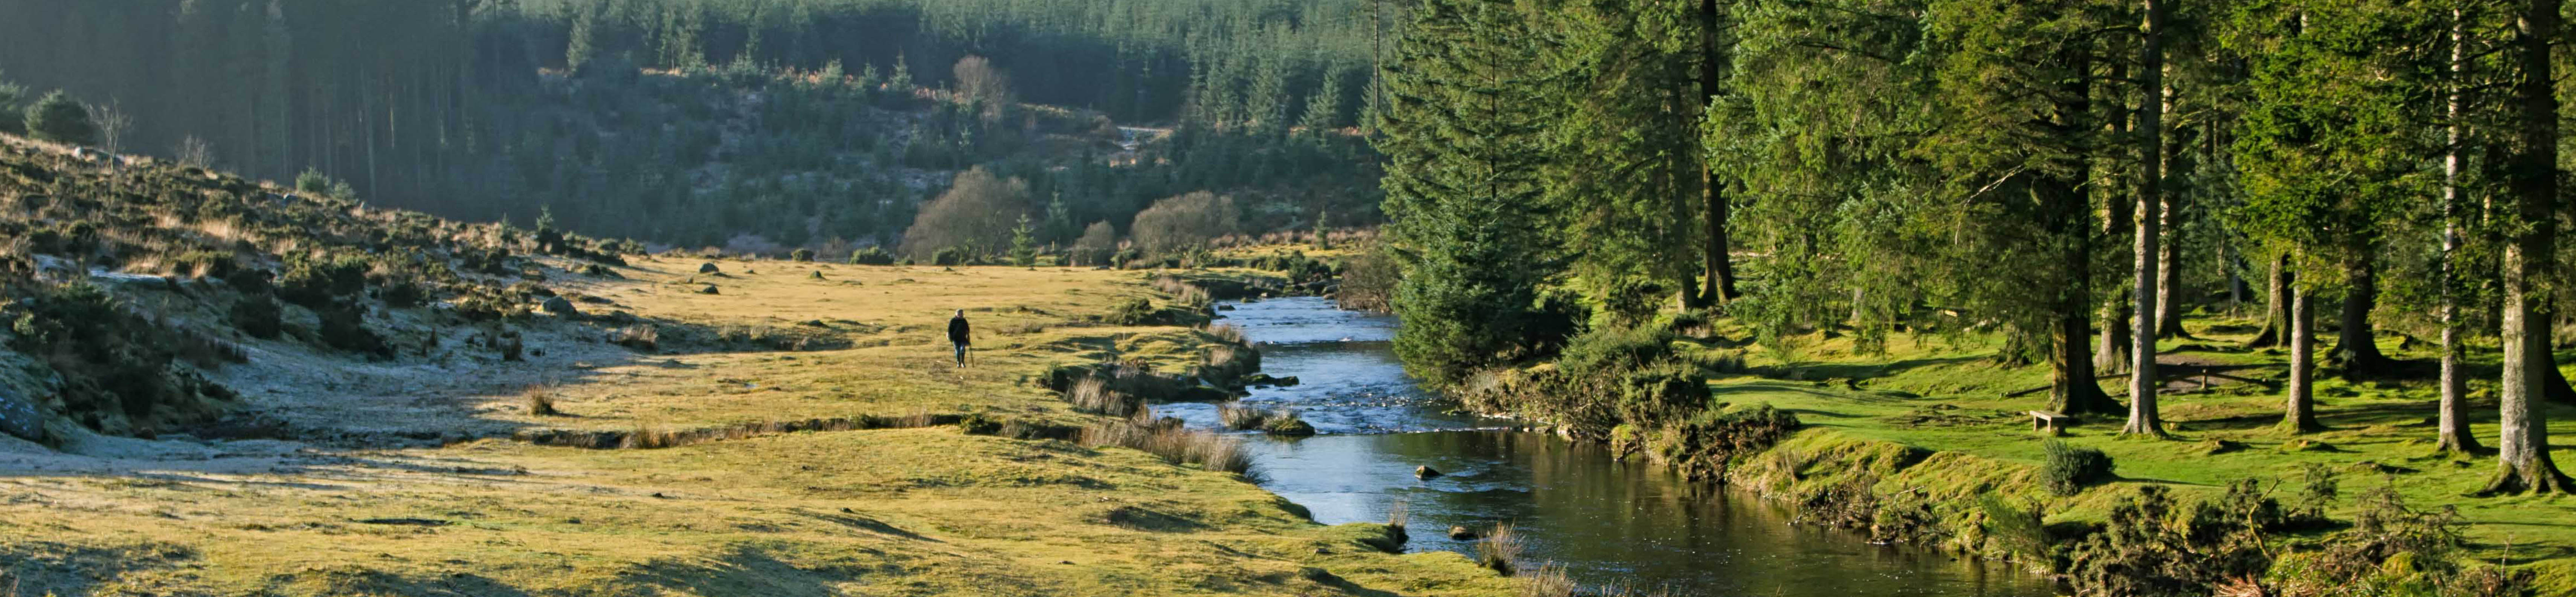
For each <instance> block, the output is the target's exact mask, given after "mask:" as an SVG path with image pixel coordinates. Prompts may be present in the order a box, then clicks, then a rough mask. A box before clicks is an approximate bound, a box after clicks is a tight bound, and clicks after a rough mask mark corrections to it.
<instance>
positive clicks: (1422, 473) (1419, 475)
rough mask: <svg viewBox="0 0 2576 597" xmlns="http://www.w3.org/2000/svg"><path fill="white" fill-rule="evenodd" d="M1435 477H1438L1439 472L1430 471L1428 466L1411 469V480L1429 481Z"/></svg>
mask: <svg viewBox="0 0 2576 597" xmlns="http://www.w3.org/2000/svg"><path fill="white" fill-rule="evenodd" d="M1437 476H1440V471H1437V470H1432V468H1431V467H1429V466H1417V467H1413V478H1416V479H1423V480H1429V479H1430V478H1432V477H1437Z"/></svg>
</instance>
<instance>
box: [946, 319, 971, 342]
mask: <svg viewBox="0 0 2576 597" xmlns="http://www.w3.org/2000/svg"><path fill="white" fill-rule="evenodd" d="M966 337H967V333H966V316H964V315H959V316H956V317H950V318H948V342H949V343H952V344H973V343H972V342H968V341H966Z"/></svg>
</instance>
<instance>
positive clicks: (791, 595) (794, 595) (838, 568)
mask: <svg viewBox="0 0 2576 597" xmlns="http://www.w3.org/2000/svg"><path fill="white" fill-rule="evenodd" d="M844 561H845V560H844ZM900 572H901V571H900V569H891V570H881V569H878V568H876V567H872V566H864V565H831V566H812V565H810V564H808V565H801V566H800V565H799V564H797V563H792V562H788V561H786V560H784V559H780V558H779V557H777V556H775V555H772V554H771V553H770V552H769V550H768V549H765V548H762V547H759V546H753V545H741V546H736V547H734V549H733V551H731V552H729V553H726V554H724V555H722V556H717V557H712V558H689V559H685V560H683V559H662V560H654V561H651V562H647V563H644V564H642V565H640V566H637V569H636V570H634V571H630V572H627V573H625V574H623V575H621V578H620V579H619V580H618V582H617V583H616V584H617V585H620V586H637V587H658V588H661V589H665V590H671V591H677V592H681V593H686V594H690V595H760V596H762V597H830V596H833V595H840V594H842V591H841V589H840V587H841V586H843V585H845V584H847V583H850V582H854V581H859V580H861V579H862V578H863V577H865V576H869V575H874V574H888V573H896V574H899V573H900ZM988 582H1008V581H1007V580H1005V579H991V581H988ZM1014 584H1018V583H1014ZM985 588H987V589H990V590H992V591H994V592H995V593H996V594H1035V593H1036V592H1038V591H1037V588H1036V587H1027V586H1020V587H1016V589H1017V590H1014V587H1005V586H988V587H985Z"/></svg>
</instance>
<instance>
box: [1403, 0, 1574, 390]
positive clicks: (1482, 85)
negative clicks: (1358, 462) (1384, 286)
mask: <svg viewBox="0 0 2576 597" xmlns="http://www.w3.org/2000/svg"><path fill="white" fill-rule="evenodd" d="M1413 15H1414V20H1413V24H1412V28H1411V30H1410V34H1409V35H1407V36H1406V37H1405V39H1404V41H1403V42H1402V44H1401V45H1400V47H1399V48H1398V50H1397V51H1398V53H1399V55H1400V57H1399V59H1398V60H1397V61H1396V62H1394V63H1392V64H1390V65H1389V67H1388V69H1387V71H1386V72H1385V73H1384V74H1383V75H1382V76H1383V77H1384V79H1383V80H1384V81H1385V83H1386V91H1387V95H1388V102H1389V105H1388V106H1387V108H1386V109H1385V110H1383V111H1381V112H1379V121H1378V123H1377V127H1378V130H1379V133H1380V136H1379V138H1378V139H1377V146H1378V150H1379V151H1381V152H1383V153H1384V154H1385V155H1386V157H1387V166H1386V168H1387V170H1386V176H1385V178H1384V179H1383V180H1382V181H1381V184H1382V185H1383V186H1384V187H1385V189H1386V205H1385V210H1386V213H1387V214H1388V216H1389V217H1390V218H1392V219H1393V223H1392V224H1391V225H1390V228H1391V231H1392V233H1393V235H1394V238H1395V239H1396V242H1397V243H1399V245H1400V246H1402V247H1404V248H1405V249H1407V250H1408V251H1409V253H1410V258H1409V259H1408V260H1407V261H1406V263H1405V270H1406V271H1405V275H1404V279H1403V282H1402V283H1401V284H1400V285H1399V286H1398V287H1397V289H1396V297H1395V301H1394V304H1395V310H1396V315H1397V316H1399V317H1400V318H1401V319H1402V321H1403V323H1404V328H1403V332H1402V333H1400V334H1398V335H1397V336H1396V339H1395V351H1396V354H1397V355H1398V356H1399V357H1401V358H1403V360H1404V362H1405V368H1406V369H1407V370H1408V371H1411V372H1413V373H1415V374H1416V375H1417V376H1419V377H1421V378H1423V379H1424V380H1426V381H1429V382H1431V383H1433V384H1450V383H1455V382H1457V381H1459V380H1460V379H1462V378H1463V377H1464V376H1465V375H1466V374H1467V373H1468V372H1470V371H1471V370H1473V369H1475V368H1478V367H1482V366H1486V365H1491V364H1494V363H1497V362H1501V361H1503V360H1506V359H1511V358H1515V357H1517V356H1520V355H1522V354H1525V353H1526V352H1527V351H1528V350H1530V349H1532V348H1535V347H1538V346H1540V345H1542V344H1543V343H1545V342H1547V341H1548V340H1547V336H1549V335H1551V334H1549V333H1548V331H1549V328H1550V327H1551V326H1552V324H1551V322H1549V321H1547V319H1548V316H1547V314H1546V313H1544V312H1541V311H1540V310H1538V309H1537V307H1536V303H1537V299H1538V296H1539V292H1538V290H1539V289H1538V287H1539V284H1540V282H1541V281H1542V280H1543V279H1544V278H1545V277H1546V276H1547V274H1548V272H1551V271H1554V269H1555V268H1554V267H1551V266H1549V265H1547V264H1543V263H1536V261H1538V260H1540V259H1544V258H1545V256H1547V255H1551V254H1553V251H1550V250H1548V249H1547V247H1546V246H1545V245H1544V243H1545V240H1546V239H1545V238H1544V235H1543V234H1542V233H1541V232H1540V227H1541V219H1540V215H1541V214H1539V213H1538V212H1537V210H1534V209H1532V207H1533V206H1539V205H1542V204H1543V202H1542V200H1541V199H1542V196H1543V192H1544V189H1543V188H1542V185H1541V183H1540V181H1539V180H1538V172H1539V163H1538V162H1539V161H1540V160H1541V159H1543V157H1544V154H1543V153H1542V152H1541V151H1540V149H1541V147H1542V142H1541V139H1540V132H1541V127H1542V126H1543V124H1544V123H1543V122H1542V120H1541V118H1542V117H1543V116H1544V114H1542V113H1539V112H1536V111H1533V110H1530V109H1529V107H1530V106H1531V105H1532V104H1535V103H1537V102H1536V101H1535V100H1536V99H1537V94H1538V92H1539V90H1540V83H1541V82H1540V81H1539V80H1537V79H1535V78H1534V74H1535V73H1538V72H1539V71H1540V70H1541V69H1538V68H1536V67H1537V65H1538V62H1537V60H1538V55H1537V52H1536V49H1537V45H1536V41H1537V40H1536V37H1537V36H1535V35H1533V34H1532V32H1531V31H1530V29H1529V27H1528V26H1527V22H1526V21H1525V20H1524V19H1525V17H1526V15H1525V14H1524V13H1522V12H1520V11H1519V10H1518V9H1517V8H1516V7H1514V6H1513V4H1512V3H1510V2H1508V1H1504V0H1429V1H1427V2H1424V3H1423V4H1422V5H1421V6H1419V7H1417V8H1416V9H1415V10H1414V12H1413ZM1560 333H1561V332H1560Z"/></svg>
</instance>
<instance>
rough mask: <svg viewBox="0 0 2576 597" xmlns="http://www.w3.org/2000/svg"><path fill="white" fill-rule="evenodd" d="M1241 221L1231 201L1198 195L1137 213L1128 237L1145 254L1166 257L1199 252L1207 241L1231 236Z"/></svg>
mask: <svg viewBox="0 0 2576 597" xmlns="http://www.w3.org/2000/svg"><path fill="white" fill-rule="evenodd" d="M1242 218H1243V214H1242V212H1241V211H1240V210H1237V209H1236V208H1235V206H1234V198H1232V197H1225V196H1221V195H1217V194H1215V193H1210V192H1207V191H1198V192H1194V193H1189V194H1185V195H1181V196H1177V197H1171V198H1167V199H1163V200H1161V201H1156V202H1154V205H1153V206H1152V207H1147V208H1145V211H1141V212H1137V213H1136V219H1135V221H1134V223H1132V224H1130V225H1129V226H1128V230H1127V236H1128V237H1129V238H1132V239H1134V240H1135V241H1136V246H1137V247H1139V248H1141V249H1143V250H1144V251H1145V252H1146V253H1154V254H1165V253H1171V252H1175V251H1180V250H1185V249H1194V248H1199V247H1202V246H1205V245H1206V244H1207V242H1208V240H1209V239H1213V238H1216V237H1219V236H1224V235H1228V234H1233V233H1234V231H1235V228H1236V227H1237V226H1238V221H1239V220H1241V219H1242Z"/></svg>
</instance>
